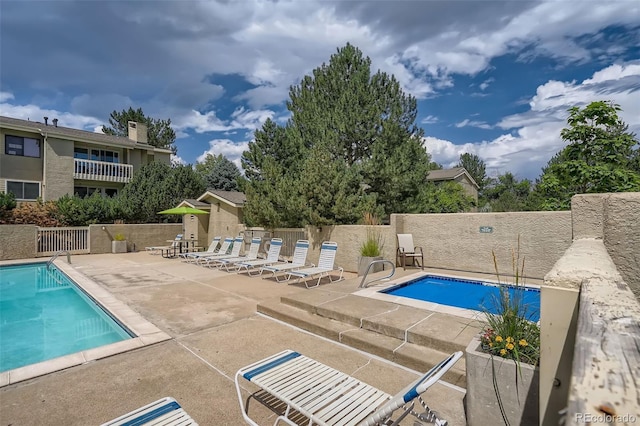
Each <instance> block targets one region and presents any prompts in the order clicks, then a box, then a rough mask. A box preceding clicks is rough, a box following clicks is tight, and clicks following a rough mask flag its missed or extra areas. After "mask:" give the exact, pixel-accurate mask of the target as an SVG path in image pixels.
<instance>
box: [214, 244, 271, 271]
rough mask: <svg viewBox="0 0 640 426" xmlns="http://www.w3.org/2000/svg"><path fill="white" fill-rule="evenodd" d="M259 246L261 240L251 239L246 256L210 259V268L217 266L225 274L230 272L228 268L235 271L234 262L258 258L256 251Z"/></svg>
mask: <svg viewBox="0 0 640 426" xmlns="http://www.w3.org/2000/svg"><path fill="white" fill-rule="evenodd" d="M260 244H262V238H260V237H253V238H252V239H251V245H250V246H249V251H248V252H247V255H246V256H237V257H222V258H220V259H211V263H210V264H209V266H210V267H214V266H217V267H219V268H220V269H222V267H223V266H224V268H225V269H226V270H227V272H231V270H230V269H229V267H233V268H234V269H236V267H235V264H236V262H242V261H243V260H256V259H257V258H258V251H259V250H260Z"/></svg>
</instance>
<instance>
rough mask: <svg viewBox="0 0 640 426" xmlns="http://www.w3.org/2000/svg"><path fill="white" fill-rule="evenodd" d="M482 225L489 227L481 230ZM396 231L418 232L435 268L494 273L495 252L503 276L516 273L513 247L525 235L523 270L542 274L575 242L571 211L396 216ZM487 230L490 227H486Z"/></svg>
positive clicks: (531, 274) (418, 240)
mask: <svg viewBox="0 0 640 426" xmlns="http://www.w3.org/2000/svg"><path fill="white" fill-rule="evenodd" d="M480 227H490V228H491V231H492V232H490V233H481V232H480ZM391 228H392V230H391V232H392V235H393V237H392V239H391V242H392V245H393V247H394V250H395V247H396V240H395V234H401V233H407V234H413V241H414V244H415V245H416V246H421V247H422V248H423V249H424V256H425V258H424V261H425V265H426V266H428V267H434V268H443V269H454V270H464V271H472V272H484V273H495V270H494V265H493V258H492V254H491V253H492V251H495V254H496V258H497V260H498V269H499V271H500V273H501V274H502V275H509V274H511V273H512V266H511V265H512V250H514V249H515V248H516V246H517V243H518V236H520V255H521V257H524V258H525V270H524V274H525V276H527V277H531V278H543V277H544V275H545V274H546V273H547V272H549V270H551V268H552V266H553V265H554V263H555V262H556V261H557V260H558V259H559V258H560V257H561V256H562V255H563V254H564V252H565V250H567V248H569V246H570V245H571V235H572V234H571V212H568V211H565V212H511V213H450V214H415V215H409V214H394V215H391ZM486 229H487V230H488V228H486Z"/></svg>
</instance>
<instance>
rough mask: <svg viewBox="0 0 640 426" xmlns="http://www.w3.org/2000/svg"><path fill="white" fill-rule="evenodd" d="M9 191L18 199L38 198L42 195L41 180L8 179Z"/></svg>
mask: <svg viewBox="0 0 640 426" xmlns="http://www.w3.org/2000/svg"><path fill="white" fill-rule="evenodd" d="M7 192H11V193H12V194H13V195H15V196H16V199H17V200H37V199H38V197H40V182H21V181H15V180H14V181H12V180H8V181H7Z"/></svg>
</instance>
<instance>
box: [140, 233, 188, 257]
mask: <svg viewBox="0 0 640 426" xmlns="http://www.w3.org/2000/svg"><path fill="white" fill-rule="evenodd" d="M182 236H183V235H182V234H178V235H176V238H175V239H174V240H173V241H172V242H171V244H170V245H164V246H151V247H145V248H144V249H145V250H146V251H148V252H149V254H160V253H162V251H163V250H171V249H174V250H175V249H176V248H178V246H179V244H180V242H181V241H182Z"/></svg>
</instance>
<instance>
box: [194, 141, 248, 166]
mask: <svg viewBox="0 0 640 426" xmlns="http://www.w3.org/2000/svg"><path fill="white" fill-rule="evenodd" d="M248 146H249V142H233V141H232V140H229V139H213V140H211V141H209V149H208V150H206V151H204V152H203V153H202V154H201V155H200V156H198V158H197V159H196V161H197V162H198V163H201V162H203V161H204V159H205V158H206V157H207V154H211V155H214V156H217V155H219V154H222V155H224V156H225V157H227V159H228V160H229V161H231V162H233V163H234V164H235V165H236V166H238V168H239V169H240V170H242V164H241V161H240V159H241V157H242V153H243V152H244V151H246V150H247V148H248Z"/></svg>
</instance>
